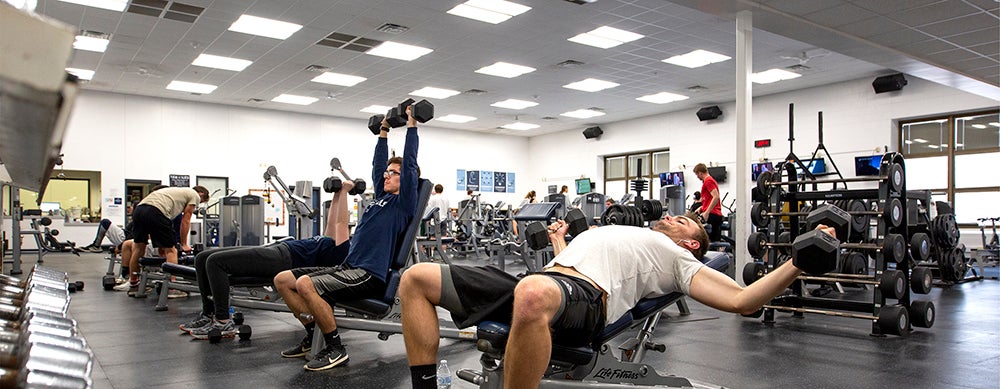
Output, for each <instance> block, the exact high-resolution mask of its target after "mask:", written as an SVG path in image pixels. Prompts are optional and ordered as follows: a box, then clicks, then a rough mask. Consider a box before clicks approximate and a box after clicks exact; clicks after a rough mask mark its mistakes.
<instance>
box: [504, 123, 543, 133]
mask: <svg viewBox="0 0 1000 389" xmlns="http://www.w3.org/2000/svg"><path fill="white" fill-rule="evenodd" d="M500 127H501V128H506V129H508V130H517V131H527V130H531V129H535V128H538V127H541V126H539V125H537V124H531V123H524V122H514V123H508V124H504V125H502V126H500Z"/></svg>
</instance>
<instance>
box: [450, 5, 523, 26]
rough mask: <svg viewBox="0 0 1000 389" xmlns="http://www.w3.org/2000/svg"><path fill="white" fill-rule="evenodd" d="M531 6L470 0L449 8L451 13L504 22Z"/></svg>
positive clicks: (495, 22)
mask: <svg viewBox="0 0 1000 389" xmlns="http://www.w3.org/2000/svg"><path fill="white" fill-rule="evenodd" d="M530 9H531V7H528V6H524V5H521V4H517V3H511V2H509V1H503V0H469V1H466V2H464V3H462V4H459V5H456V6H455V8H452V9H450V10H448V13H449V14H452V15H455V16H461V17H463V18H469V19H475V20H478V21H481V22H486V23H492V24H497V23H502V22H504V21H506V20H507V19H510V18H511V17H514V16H517V15H520V14H523V13H525V12H528V10H530Z"/></svg>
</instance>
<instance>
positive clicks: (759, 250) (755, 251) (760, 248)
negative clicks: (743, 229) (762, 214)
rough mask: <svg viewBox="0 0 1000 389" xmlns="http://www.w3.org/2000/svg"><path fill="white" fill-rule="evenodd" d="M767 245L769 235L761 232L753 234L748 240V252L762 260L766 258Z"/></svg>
mask: <svg viewBox="0 0 1000 389" xmlns="http://www.w3.org/2000/svg"><path fill="white" fill-rule="evenodd" d="M766 243H767V235H765V234H764V233H763V232H760V231H756V232H753V233H751V234H750V236H749V237H748V238H747V251H749V252H750V256H751V257H754V258H760V257H762V256H764V250H765V249H766V248H767V246H766Z"/></svg>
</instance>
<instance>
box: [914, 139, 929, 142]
mask: <svg viewBox="0 0 1000 389" xmlns="http://www.w3.org/2000/svg"><path fill="white" fill-rule="evenodd" d="M913 141H914V142H917V143H927V140H926V139H922V138H913Z"/></svg>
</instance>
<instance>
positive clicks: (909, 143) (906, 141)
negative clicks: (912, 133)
mask: <svg viewBox="0 0 1000 389" xmlns="http://www.w3.org/2000/svg"><path fill="white" fill-rule="evenodd" d="M903 143H906V144H908V145H912V144H913V141H912V140H909V139H907V140H904V141H903Z"/></svg>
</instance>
